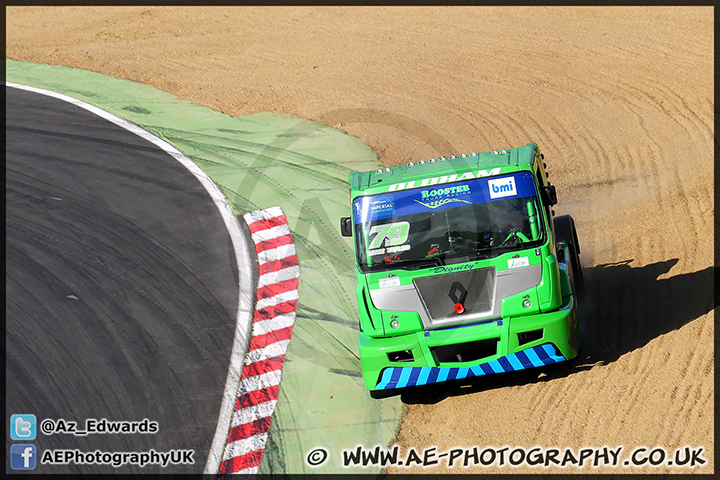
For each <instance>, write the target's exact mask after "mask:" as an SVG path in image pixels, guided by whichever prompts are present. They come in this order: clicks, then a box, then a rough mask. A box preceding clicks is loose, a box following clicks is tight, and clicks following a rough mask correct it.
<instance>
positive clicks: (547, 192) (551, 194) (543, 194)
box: [540, 185, 557, 207]
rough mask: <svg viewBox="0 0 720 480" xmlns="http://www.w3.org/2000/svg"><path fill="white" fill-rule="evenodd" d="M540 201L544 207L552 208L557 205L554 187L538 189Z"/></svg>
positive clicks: (544, 186) (546, 186) (545, 186)
mask: <svg viewBox="0 0 720 480" xmlns="http://www.w3.org/2000/svg"><path fill="white" fill-rule="evenodd" d="M540 199H541V200H542V203H543V205H545V206H546V207H552V206H553V205H555V204H556V203H557V193H556V192H555V185H543V186H542V187H540Z"/></svg>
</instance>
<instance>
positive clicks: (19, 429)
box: [10, 413, 37, 440]
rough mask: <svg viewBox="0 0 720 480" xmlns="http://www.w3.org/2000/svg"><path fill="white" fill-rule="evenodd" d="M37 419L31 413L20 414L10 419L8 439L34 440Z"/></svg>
mask: <svg viewBox="0 0 720 480" xmlns="http://www.w3.org/2000/svg"><path fill="white" fill-rule="evenodd" d="M36 436H37V419H36V418H35V415H33V414H32V413H22V414H18V415H12V416H11V417H10V438H12V439H13V440H35V437H36Z"/></svg>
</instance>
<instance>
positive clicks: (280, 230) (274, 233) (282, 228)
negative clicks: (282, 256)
mask: <svg viewBox="0 0 720 480" xmlns="http://www.w3.org/2000/svg"><path fill="white" fill-rule="evenodd" d="M283 235H290V227H288V224H287V223H285V224H282V225H278V226H277V227H272V228H268V229H265V230H258V231H257V232H255V233H253V234H252V239H253V242H255V243H260V242H265V241H267V240H272V239H273V238H277V237H282V236H283Z"/></svg>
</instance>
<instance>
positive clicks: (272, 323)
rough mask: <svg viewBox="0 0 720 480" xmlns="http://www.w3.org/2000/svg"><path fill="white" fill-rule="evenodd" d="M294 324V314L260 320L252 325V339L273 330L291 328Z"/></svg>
mask: <svg viewBox="0 0 720 480" xmlns="http://www.w3.org/2000/svg"><path fill="white" fill-rule="evenodd" d="M294 323H295V314H294V313H293V314H292V315H291V314H287V315H280V316H278V317H275V318H271V319H269V320H261V321H259V322H255V324H254V325H253V337H255V336H257V335H265V334H268V333H270V332H274V331H275V330H282V329H283V328H287V327H292V326H293V324H294Z"/></svg>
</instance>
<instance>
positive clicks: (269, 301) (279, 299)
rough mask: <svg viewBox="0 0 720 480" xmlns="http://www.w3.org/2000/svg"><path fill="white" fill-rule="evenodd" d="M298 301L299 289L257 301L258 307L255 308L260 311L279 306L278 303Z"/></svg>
mask: <svg viewBox="0 0 720 480" xmlns="http://www.w3.org/2000/svg"><path fill="white" fill-rule="evenodd" d="M297 299H298V291H297V289H295V290H290V291H289V292H283V293H278V294H277V295H273V296H272V297H268V298H261V299H259V300H258V301H257V306H256V307H255V308H256V309H258V310H261V309H263V308H267V307H272V306H274V305H277V304H278V303H284V302H289V301H290V300H297Z"/></svg>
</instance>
